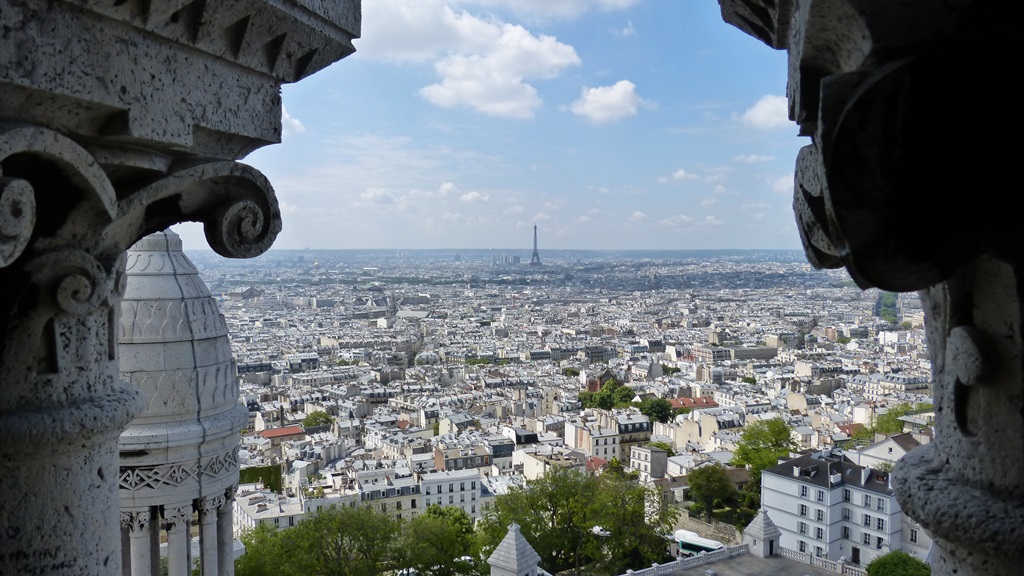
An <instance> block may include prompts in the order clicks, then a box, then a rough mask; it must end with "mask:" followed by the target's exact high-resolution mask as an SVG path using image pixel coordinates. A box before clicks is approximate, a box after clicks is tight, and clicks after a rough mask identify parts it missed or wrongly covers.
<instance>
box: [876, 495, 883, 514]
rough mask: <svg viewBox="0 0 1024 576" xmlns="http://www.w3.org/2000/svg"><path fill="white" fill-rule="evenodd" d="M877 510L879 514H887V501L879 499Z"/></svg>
mask: <svg viewBox="0 0 1024 576" xmlns="http://www.w3.org/2000/svg"><path fill="white" fill-rule="evenodd" d="M875 509H876V510H878V511H879V512H885V500H883V499H882V498H879V499H878V502H877V504H876V506H875Z"/></svg>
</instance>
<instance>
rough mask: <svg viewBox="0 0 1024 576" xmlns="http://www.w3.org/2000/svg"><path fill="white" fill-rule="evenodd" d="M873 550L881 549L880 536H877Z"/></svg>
mask: <svg viewBox="0 0 1024 576" xmlns="http://www.w3.org/2000/svg"><path fill="white" fill-rule="evenodd" d="M875 548H878V549H879V550H881V549H882V537H881V536H879V537H878V539H877V540H876V541H875Z"/></svg>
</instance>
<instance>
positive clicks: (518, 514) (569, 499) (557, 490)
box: [478, 467, 598, 572]
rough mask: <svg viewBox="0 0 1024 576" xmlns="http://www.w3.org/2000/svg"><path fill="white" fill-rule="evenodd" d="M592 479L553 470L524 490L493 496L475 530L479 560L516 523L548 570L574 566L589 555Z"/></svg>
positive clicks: (591, 537)
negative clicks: (492, 504) (479, 552)
mask: <svg viewBox="0 0 1024 576" xmlns="http://www.w3.org/2000/svg"><path fill="white" fill-rule="evenodd" d="M597 488H598V486H597V480H596V479H595V478H594V477H592V476H587V475H585V474H583V473H582V472H579V471H577V470H572V469H569V468H562V467H554V468H552V469H551V470H550V471H548V473H547V474H545V475H544V476H542V477H540V478H538V479H536V480H531V481H528V482H527V483H526V486H525V487H522V488H518V487H517V488H513V489H511V490H510V491H509V492H508V493H506V494H503V495H500V496H498V497H497V498H495V500H494V506H493V509H492V513H491V514H489V515H488V516H486V517H485V518H484V520H483V521H482V522H481V524H480V528H479V533H478V535H479V538H480V540H481V542H480V547H481V552H482V554H481V556H482V557H487V556H488V555H490V553H491V552H492V551H493V550H494V548H495V547H496V546H497V545H498V544H499V543H500V542H501V540H502V538H504V537H505V534H506V533H507V532H508V526H509V525H510V524H512V523H516V524H518V525H519V526H520V529H521V530H522V533H523V536H525V537H526V539H527V540H528V541H529V542H530V543H531V545H533V548H534V550H536V551H537V554H538V555H540V558H541V564H542V565H543V566H544V567H545V569H546V570H548V571H549V572H560V571H562V570H565V569H567V568H572V567H574V566H578V565H580V564H581V563H582V562H583V561H584V560H585V558H586V557H587V554H588V553H589V552H592V551H593V550H592V540H593V537H594V536H593V534H592V533H591V532H590V528H591V527H593V526H594V520H593V514H594V506H593V501H594V499H593V496H594V494H595V493H596V492H597Z"/></svg>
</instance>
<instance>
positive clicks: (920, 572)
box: [868, 550, 932, 576]
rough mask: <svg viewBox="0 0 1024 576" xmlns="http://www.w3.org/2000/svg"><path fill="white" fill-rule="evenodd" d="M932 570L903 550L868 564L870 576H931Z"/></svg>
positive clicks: (880, 557) (885, 555)
mask: <svg viewBox="0 0 1024 576" xmlns="http://www.w3.org/2000/svg"><path fill="white" fill-rule="evenodd" d="M931 573H932V568H931V566H929V565H928V564H925V563H924V562H922V561H920V560H918V559H917V558H914V557H913V556H911V555H910V554H907V553H906V552H903V551H902V550H893V551H892V552H889V553H888V554H884V555H882V556H879V557H878V558H875V559H874V560H872V561H871V563H870V564H868V576H930V575H931Z"/></svg>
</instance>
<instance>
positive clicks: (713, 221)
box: [704, 215, 725, 226]
mask: <svg viewBox="0 0 1024 576" xmlns="http://www.w3.org/2000/svg"><path fill="white" fill-rule="evenodd" d="M704 222H705V223H707V224H708V225H709V226H719V225H721V224H724V223H725V221H724V220H720V219H718V218H717V217H716V216H714V215H708V216H705V217H704Z"/></svg>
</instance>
